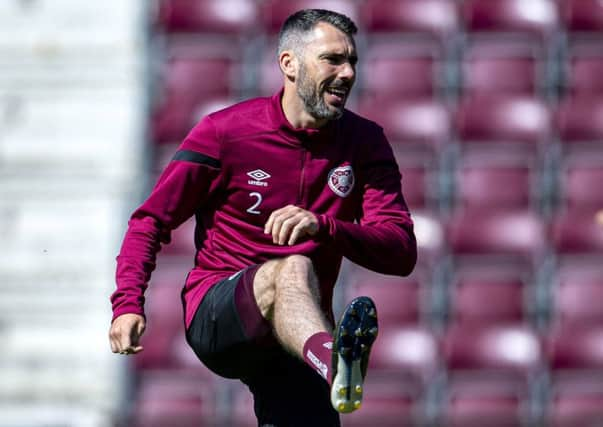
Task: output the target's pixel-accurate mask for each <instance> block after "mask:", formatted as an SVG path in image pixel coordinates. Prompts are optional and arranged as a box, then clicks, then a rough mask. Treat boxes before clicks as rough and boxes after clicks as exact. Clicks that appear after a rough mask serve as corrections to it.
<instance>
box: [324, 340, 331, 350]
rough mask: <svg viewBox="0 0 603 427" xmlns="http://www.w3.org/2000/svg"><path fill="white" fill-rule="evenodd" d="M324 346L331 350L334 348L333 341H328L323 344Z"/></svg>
mask: <svg viewBox="0 0 603 427" xmlns="http://www.w3.org/2000/svg"><path fill="white" fill-rule="evenodd" d="M322 346H323V347H324V348H328V349H329V350H333V342H332V341H328V342H326V343H324V344H323V345H322Z"/></svg>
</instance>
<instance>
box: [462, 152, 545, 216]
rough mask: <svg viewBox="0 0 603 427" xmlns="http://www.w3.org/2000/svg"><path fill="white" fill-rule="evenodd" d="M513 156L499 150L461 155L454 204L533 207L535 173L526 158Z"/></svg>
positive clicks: (514, 207) (469, 206)
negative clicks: (502, 153)
mask: <svg viewBox="0 0 603 427" xmlns="http://www.w3.org/2000/svg"><path fill="white" fill-rule="evenodd" d="M513 157H515V156H505V155H501V154H499V153H497V154H496V155H494V154H492V153H487V154H486V153H475V154H471V155H470V154H465V155H464V156H462V157H461V159H460V160H459V165H458V166H457V167H456V174H455V175H456V176H455V181H456V188H457V190H456V192H455V196H454V206H456V207H457V209H465V208H468V209H477V208H496V207H498V208H505V209H510V208H511V209H529V208H530V207H534V206H535V204H534V203H533V196H532V194H533V189H534V187H535V185H534V182H535V175H536V173H535V171H534V170H533V168H531V167H530V166H529V165H527V164H526V160H525V158H523V159H515V158H513ZM522 163H523V164H522Z"/></svg>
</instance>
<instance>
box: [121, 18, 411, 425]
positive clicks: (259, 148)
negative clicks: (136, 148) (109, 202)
mask: <svg viewBox="0 0 603 427" xmlns="http://www.w3.org/2000/svg"><path fill="white" fill-rule="evenodd" d="M355 33H356V26H355V25H354V23H353V22H352V21H351V20H350V19H349V18H347V17H345V16H343V15H340V14H338V13H334V12H330V11H326V10H318V9H312V10H303V11H299V12H297V13H295V14H293V15H292V16H290V17H289V18H288V19H287V21H286V22H285V23H284V25H283V28H282V29H281V33H280V35H279V46H278V61H279V65H280V68H281V70H282V72H283V75H284V88H283V89H282V90H281V91H280V92H279V93H277V94H275V95H274V96H273V97H271V98H258V99H252V100H249V101H245V102H242V103H240V104H237V105H234V106H232V107H230V108H226V109H224V110H222V111H218V112H216V113H213V114H210V115H208V116H207V117H205V118H204V119H202V120H201V122H200V123H199V124H198V125H197V126H196V127H195V128H194V129H193V130H192V131H191V133H190V134H189V135H188V136H187V137H186V138H185V140H184V142H183V143H182V144H181V146H180V148H179V150H178V152H177V153H176V154H175V156H174V158H173V160H172V162H171V163H170V164H169V165H168V166H167V167H166V170H165V171H164V172H163V174H162V176H161V177H160V178H159V180H158V182H157V184H156V186H155V188H154V189H153V192H152V193H151V195H150V197H149V198H148V199H147V200H146V201H145V202H144V203H143V204H142V206H141V207H140V208H139V209H137V210H136V211H135V212H134V213H133V215H132V217H131V220H130V222H129V226H128V230H127V232H126V235H125V238H124V242H123V245H122V248H121V251H120V254H119V256H118V258H117V261H118V262H117V276H116V277H117V290H116V291H115V293H114V294H113V295H112V297H111V301H112V303H113V313H114V317H113V322H112V325H111V330H110V341H111V348H112V351H113V352H115V353H120V354H135V353H138V352H139V351H141V350H142V347H141V346H140V344H139V340H140V336H141V335H142V333H143V331H144V328H145V319H144V312H143V304H144V297H143V293H144V290H145V288H146V284H147V282H148V280H149V278H150V274H151V271H152V270H153V269H154V267H155V255H156V253H157V252H158V250H159V248H160V244H161V243H167V242H169V236H170V231H171V230H173V229H174V228H176V227H177V226H178V225H180V224H181V223H183V222H184V221H185V220H186V219H187V218H189V217H190V216H192V215H195V216H196V220H197V227H196V232H195V243H196V247H197V254H196V258H195V266H194V268H193V269H192V270H191V272H190V274H189V275H188V277H187V280H186V284H185V287H184V289H183V292H182V297H183V298H182V299H183V303H184V310H185V326H186V332H187V340H188V342H189V344H190V345H191V347H192V348H193V350H194V351H195V353H196V354H197V356H198V357H199V358H200V359H201V361H203V363H204V364H205V365H206V366H207V367H209V368H210V369H211V370H213V371H214V372H216V373H217V374H219V375H222V376H225V377H228V378H239V379H240V380H241V381H243V382H244V383H245V384H247V385H248V386H249V389H250V390H251V392H252V393H253V395H254V401H255V412H256V415H257V417H258V420H259V425H261V426H304V427H306V426H314V427H316V426H325V427H327V426H328V427H333V426H339V425H340V424H339V416H338V413H337V411H339V412H344V413H345V412H351V411H353V410H355V409H357V408H358V407H359V406H360V403H361V400H362V381H363V378H364V375H365V372H366V365H367V363H368V355H369V352H370V348H371V345H372V344H373V342H374V339H375V337H376V335H377V313H376V310H375V307H374V305H373V302H372V301H371V300H370V299H369V298H367V297H360V298H358V299H356V300H354V301H352V303H351V304H350V305H349V306H348V307H347V308H346V309H345V311H344V313H343V315H342V317H341V320H340V321H339V323H338V325H337V327H336V328H335V331H334V333H333V323H334V322H333V314H332V307H331V303H332V296H333V286H334V284H335V281H336V279H337V275H338V273H339V268H340V264H341V260H342V257H344V256H345V257H347V258H349V259H350V260H352V261H353V262H356V263H358V264H360V265H363V266H365V267H367V268H370V269H372V270H375V271H378V272H381V273H385V274H396V275H407V274H410V272H411V271H412V269H413V268H414V264H415V261H416V242H415V238H414V234H413V226H412V221H411V218H410V214H409V212H408V209H407V207H406V205H405V202H404V200H403V198H402V194H401V190H400V175H399V172H398V167H397V165H396V162H395V160H394V157H393V154H392V150H391V148H390V146H389V144H388V142H387V140H386V138H385V136H384V134H383V131H382V129H381V128H380V127H378V126H377V125H376V124H374V123H373V122H370V121H368V120H366V119H363V118H361V117H359V116H357V115H355V114H353V113H352V112H350V111H348V110H345V109H344V105H345V102H346V100H347V98H348V95H349V93H350V90H351V88H352V85H353V84H354V80H355V76H356V73H355V66H356V62H357V54H356V47H355V44H354V39H353V35H354V34H355ZM201 77H202V76H201Z"/></svg>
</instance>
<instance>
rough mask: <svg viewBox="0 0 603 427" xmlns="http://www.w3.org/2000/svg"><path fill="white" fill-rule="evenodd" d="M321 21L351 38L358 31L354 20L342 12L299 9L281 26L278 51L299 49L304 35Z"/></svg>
mask: <svg viewBox="0 0 603 427" xmlns="http://www.w3.org/2000/svg"><path fill="white" fill-rule="evenodd" d="M320 22H325V23H327V24H330V25H332V26H334V27H335V28H337V29H338V30H340V31H342V32H343V33H344V34H347V35H348V36H349V37H350V38H351V37H353V36H354V35H355V34H356V33H357V32H358V27H356V24H354V21H352V20H351V19H350V18H348V17H347V16H345V15H343V14H341V13H337V12H333V11H331V10H325V9H303V10H299V11H297V12H295V13H294V14H292V15H290V16H289V17H288V18H287V19H286V20H285V22H284V23H283V26H282V27H281V30H280V33H279V35H278V53H279V54H280V53H281V52H282V51H283V50H287V49H294V50H295V49H296V48H298V49H299V47H300V46H301V43H300V42H301V41H302V40H301V39H302V37H303V36H304V35H306V34H307V33H309V32H310V31H312V30H313V29H314V27H315V26H316V25H317V24H318V23H320Z"/></svg>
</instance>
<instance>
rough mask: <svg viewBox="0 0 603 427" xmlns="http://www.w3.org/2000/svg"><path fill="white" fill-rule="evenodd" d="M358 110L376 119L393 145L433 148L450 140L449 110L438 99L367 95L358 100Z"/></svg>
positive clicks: (439, 147)
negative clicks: (369, 96) (408, 98)
mask: <svg viewBox="0 0 603 427" xmlns="http://www.w3.org/2000/svg"><path fill="white" fill-rule="evenodd" d="M358 111H359V113H360V114H363V115H365V116H366V117H368V118H370V119H373V120H377V121H378V122H379V123H380V124H381V126H383V128H384V129H385V132H386V135H387V136H388V138H389V140H390V142H391V143H392V145H399V146H400V147H401V148H403V147H406V148H407V149H408V150H411V149H423V150H430V151H436V150H439V149H441V148H443V147H445V146H446V145H447V144H448V143H449V141H450V137H451V122H450V111H449V109H448V108H447V106H446V105H445V104H443V103H442V102H440V101H437V100H431V99H420V100H407V99H404V98H398V99H390V98H370V99H369V98H368V97H367V98H364V99H362V100H361V102H360V104H359V106H358Z"/></svg>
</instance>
